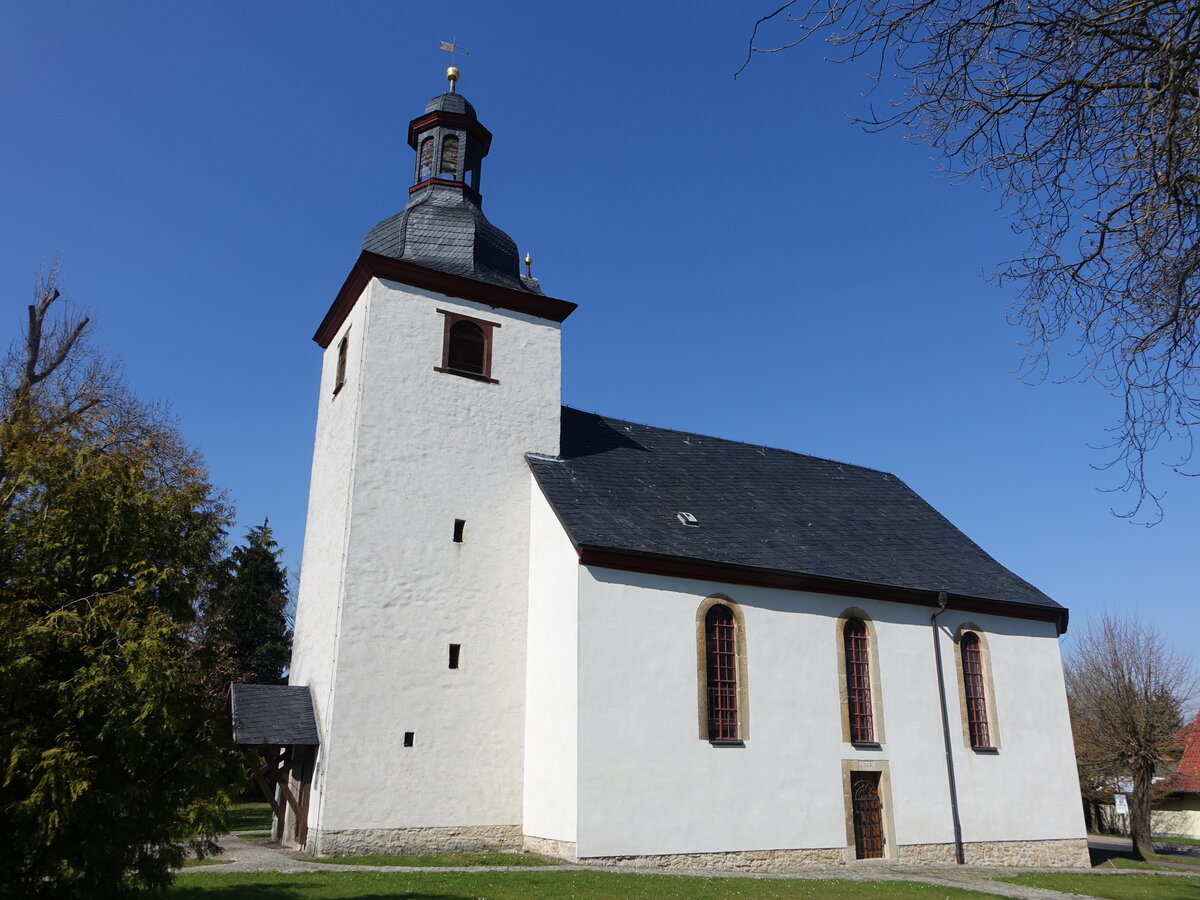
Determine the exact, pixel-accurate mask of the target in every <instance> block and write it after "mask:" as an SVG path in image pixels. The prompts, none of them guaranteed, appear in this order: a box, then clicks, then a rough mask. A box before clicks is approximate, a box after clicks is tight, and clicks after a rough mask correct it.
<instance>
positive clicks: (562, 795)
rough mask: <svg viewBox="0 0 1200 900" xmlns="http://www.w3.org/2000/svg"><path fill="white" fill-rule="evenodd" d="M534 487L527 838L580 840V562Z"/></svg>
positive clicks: (527, 696) (527, 698) (527, 700)
mask: <svg viewBox="0 0 1200 900" xmlns="http://www.w3.org/2000/svg"><path fill="white" fill-rule="evenodd" d="M530 482H531V484H532V506H531V513H530V542H529V543H530V556H529V652H528V664H527V665H528V672H527V675H526V689H525V786H524V788H525V800H524V820H523V822H524V833H525V834H526V835H527V836H530V837H538V838H544V839H547V840H552V841H566V842H568V843H574V841H575V832H576V817H577V800H578V785H579V764H578V758H577V751H578V736H579V679H578V664H579V659H578V626H579V623H578V609H579V576H580V572H581V568H580V566H579V557H578V555H577V554H576V553H575V550H574V548H573V547H572V546H571V542H570V540H569V539H568V538H567V535H566V533H565V532H564V531H563V529H562V526H561V525H560V524H559V522H558V518H557V517H556V516H555V515H554V511H553V510H552V509H551V508H550V504H549V503H547V502H546V497H545V495H544V494H543V493H542V491H541V489H540V488H539V487H538V486H537V483H536V482H534V481H533V479H532V478H530Z"/></svg>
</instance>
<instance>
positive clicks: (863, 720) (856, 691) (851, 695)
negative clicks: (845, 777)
mask: <svg viewBox="0 0 1200 900" xmlns="http://www.w3.org/2000/svg"><path fill="white" fill-rule="evenodd" d="M842 635H843V638H844V640H845V642H846V715H847V716H848V717H849V720H850V741H851V743H854V744H873V743H875V723H874V721H873V718H872V714H871V648H870V644H869V640H868V637H867V626H866V625H865V624H864V623H863V621H862V620H861V619H850V620H849V621H848V622H847V623H846V626H845V628H844V629H843V630H842Z"/></svg>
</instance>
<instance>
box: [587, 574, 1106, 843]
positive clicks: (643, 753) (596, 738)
mask: <svg viewBox="0 0 1200 900" xmlns="http://www.w3.org/2000/svg"><path fill="white" fill-rule="evenodd" d="M714 593H723V594H726V595H728V596H729V597H731V598H732V599H733V600H735V601H736V602H738V603H739V604H740V606H741V609H742V613H743V615H744V617H745V628H746V632H745V633H746V655H747V663H748V666H747V669H748V679H747V680H748V687H749V739H748V740H747V741H746V744H745V746H744V747H717V746H713V745H711V744H710V743H709V742H708V741H707V740H702V739H700V737H699V720H698V709H697V706H698V703H697V659H696V624H695V623H696V610H697V607H698V606H699V604H700V602H701V601H702V600H703V599H704V598H705V597H706V596H709V595H711V594H714ZM851 606H854V607H859V608H861V609H862V610H864V611H865V612H866V613H867V614H868V615H869V616H870V617H871V619H872V621H873V623H874V629H875V633H876V638H877V647H878V658H879V668H880V672H879V678H878V679H877V681H876V683H875V687H876V688H877V689H878V690H880V691H881V695H882V700H881V704H882V718H883V724H884V732H885V741H886V742H885V743H884V745H883V747H882V749H880V750H856V749H855V748H853V747H852V746H851V745H850V744H847V743H843V740H842V728H841V717H842V716H843V715H844V712H843V709H842V706H841V702H840V698H839V689H838V668H839V665H838V654H837V648H838V644H839V642H840V641H841V634H840V633H839V632H838V628H837V619H838V617H839V616H840V614H841V613H842V612H843V611H844V610H846V609H847V608H848V607H851ZM932 611H933V610H932V609H930V608H928V607H916V606H909V605H906V604H898V603H889V602H883V601H872V600H866V599H854V598H845V597H835V596H828V595H821V594H809V593H801V592H793V591H783V590H775V589H768V588H753V587H738V586H730V585H723V584H718V583H703V582H696V581H690V580H686V579H679V578H668V577H661V576H652V575H639V574H634V573H628V572H617V571H613V570H606V569H599V568H582V567H581V578H580V588H579V676H578V677H579V698H580V700H579V703H580V711H579V723H580V725H579V751H578V752H579V779H580V780H579V797H578V805H579V826H578V845H577V850H578V854H579V856H581V857H585V856H623V855H643V854H682V853H706V852H720V851H738V850H764V849H790V848H836V847H844V846H846V843H847V840H846V821H847V814H846V808H845V800H844V797H843V782H842V761H843V760H863V761H869V762H875V761H879V760H886V761H887V762H888V766H889V769H890V781H891V797H890V798H886V797H885V804H886V809H885V815H886V813H887V812H890V816H891V819H892V821H893V823H894V830H895V834H894V835H893V836H892V837H891V838H890V840H891V841H893V842H894V843H896V844H901V845H904V844H948V843H950V842H951V841H952V840H953V831H952V826H951V818H950V808H949V792H948V788H947V779H946V770H945V764H944V748H943V743H942V726H941V718H940V713H939V710H938V705H937V704H938V692H937V681H936V672H935V668H934V661H933V646H932V638H931V633H930V627H929V617H930V615H931V613H932ZM964 618H965V617H964V616H962V615H960V614H957V613H953V612H947V613H945V614H943V616H942V617H941V623H942V624H943V625H944V627H946V628H948V629H950V630H951V632H952V631H953V629H954V628H956V627H957V622H958V621H962V620H963V619H964ZM971 620H972V621H973V622H976V623H977V624H978V625H980V626H981V628H983V629H984V630H985V633H986V634H987V640H988V646H989V650H990V652H991V656H992V670H993V675H994V678H995V687H996V695H997V703H998V705H999V711H998V713H999V715H998V719H999V723H998V724H999V726H1000V729H1001V731H1002V734H1003V747H1002V748H1001V750H1000V752H999V753H998V754H996V755H991V756H983V755H980V754H976V753H975V752H974V751H972V750H970V749H967V748H965V747H962V746H961V744H962V737H961V727H960V722H959V719H958V718H957V716H958V700H957V693H956V691H957V688H956V684H957V682H956V679H955V656H954V653H953V643H952V642H951V641H950V639H949V638H946V639H945V640H944V642H943V644H944V646H943V649H944V654H945V655H944V657H943V662H944V664H945V666H946V675H947V693H948V696H949V700H950V710H951V736H952V739H954V741H955V756H956V759H957V760H958V761H959V772H958V775H959V785H958V787H959V797H960V805H961V808H962V819H963V829H964V834H963V837H964V840H965V841H1008V840H1036V839H1061V838H1077V837H1082V836H1083V834H1084V830H1083V819H1082V813H1081V810H1080V805H1079V802H1078V796H1077V793H1076V790H1075V785H1076V781H1075V776H1074V763H1073V760H1072V749H1071V736H1070V731H1069V725H1068V720H1067V717H1066V709H1065V700H1064V699H1063V690H1062V674H1061V664H1060V662H1059V654H1058V645H1057V641H1056V640H1055V639H1054V637H1053V626H1051V625H1048V624H1043V623H1035V622H1028V621H1024V620H1017V619H1008V618H1003V617H989V616H979V615H973V616H971ZM889 852H890V851H889Z"/></svg>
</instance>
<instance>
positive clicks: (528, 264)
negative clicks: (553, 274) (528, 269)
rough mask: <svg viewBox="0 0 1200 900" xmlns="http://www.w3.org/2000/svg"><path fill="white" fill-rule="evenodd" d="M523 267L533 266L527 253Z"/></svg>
mask: <svg viewBox="0 0 1200 900" xmlns="http://www.w3.org/2000/svg"><path fill="white" fill-rule="evenodd" d="M525 265H527V266H532V265H533V257H532V256H530V255H529V254H528V253H526V254H525Z"/></svg>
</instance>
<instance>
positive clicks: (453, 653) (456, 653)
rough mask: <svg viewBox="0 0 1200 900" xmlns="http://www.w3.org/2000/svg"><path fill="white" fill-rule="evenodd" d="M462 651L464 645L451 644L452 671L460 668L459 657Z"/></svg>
mask: <svg viewBox="0 0 1200 900" xmlns="http://www.w3.org/2000/svg"><path fill="white" fill-rule="evenodd" d="M461 651H462V644H451V645H450V668H451V669H457V668H458V656H459V653H460V652H461Z"/></svg>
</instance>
